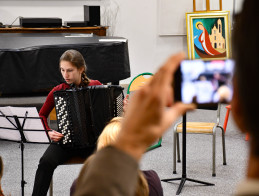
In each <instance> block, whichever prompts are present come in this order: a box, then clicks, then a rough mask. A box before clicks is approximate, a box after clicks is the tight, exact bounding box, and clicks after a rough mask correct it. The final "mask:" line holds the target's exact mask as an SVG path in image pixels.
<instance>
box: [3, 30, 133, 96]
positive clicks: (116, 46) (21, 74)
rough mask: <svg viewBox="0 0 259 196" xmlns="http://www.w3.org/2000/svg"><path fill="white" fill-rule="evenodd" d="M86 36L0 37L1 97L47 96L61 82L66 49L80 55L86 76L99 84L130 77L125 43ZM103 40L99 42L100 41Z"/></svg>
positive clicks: (111, 38)
mask: <svg viewBox="0 0 259 196" xmlns="http://www.w3.org/2000/svg"><path fill="white" fill-rule="evenodd" d="M87 36H88V35H87V34H66V33H60V34H59V33H52V34H39V33H35V34H29V33H26V34H21V33H12V34H11V33H10V34H4V33H3V34H1V35H0V96H19V94H22V95H26V94H29V95H33V94H38V93H42V92H43V93H47V92H48V91H49V90H50V89H52V88H53V87H54V86H55V85H58V84H60V83H61V82H63V79H62V76H61V74H60V71H59V58H60V56H61V55H62V53H63V52H64V51H66V50H68V49H75V50H78V51H79V52H81V53H82V55H83V56H84V58H85V61H86V64H87V75H88V77H89V78H91V79H95V80H99V81H100V82H102V83H109V82H112V83H118V82H119V81H120V80H123V79H126V78H128V77H130V64H129V54H128V42H127V40H126V39H125V38H121V37H98V36H95V35H93V36H92V37H87ZM101 40H102V41H101Z"/></svg>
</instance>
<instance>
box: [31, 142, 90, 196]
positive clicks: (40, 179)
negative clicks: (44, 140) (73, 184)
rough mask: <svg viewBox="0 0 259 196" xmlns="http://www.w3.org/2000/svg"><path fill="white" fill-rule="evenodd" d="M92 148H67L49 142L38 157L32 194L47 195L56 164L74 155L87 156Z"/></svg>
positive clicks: (37, 195) (36, 195) (34, 195)
mask: <svg viewBox="0 0 259 196" xmlns="http://www.w3.org/2000/svg"><path fill="white" fill-rule="evenodd" d="M94 149H95V147H89V148H84V149H67V148H63V147H61V146H60V145H59V144H57V143H51V144H50V145H49V147H48V148H47V150H46V151H45V153H44V154H43V156H42V157H41V159H40V162H39V165H38V169H37V171H36V176H35V181H34V187H33V193H32V195H33V196H41V195H42V196H45V195H47V192H48V189H49V185H50V182H51V179H52V175H53V173H54V170H55V169H56V167H57V166H58V165H61V164H62V163H64V162H65V161H67V160H69V159H70V158H72V157H75V156H77V157H78V156H80V157H82V158H87V157H88V156H90V155H91V154H92V153H93V151H94ZM69 187H70V186H69ZM69 187H68V189H69Z"/></svg>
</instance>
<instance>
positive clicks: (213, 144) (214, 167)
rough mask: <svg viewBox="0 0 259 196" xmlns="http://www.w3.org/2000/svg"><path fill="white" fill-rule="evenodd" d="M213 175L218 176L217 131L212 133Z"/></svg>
mask: <svg viewBox="0 0 259 196" xmlns="http://www.w3.org/2000/svg"><path fill="white" fill-rule="evenodd" d="M212 176H213V177H215V176H216V133H215V131H213V135H212Z"/></svg>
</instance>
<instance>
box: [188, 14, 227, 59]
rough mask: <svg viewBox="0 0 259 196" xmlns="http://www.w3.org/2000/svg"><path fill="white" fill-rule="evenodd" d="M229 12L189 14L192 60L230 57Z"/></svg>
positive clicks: (189, 46)
mask: <svg viewBox="0 0 259 196" xmlns="http://www.w3.org/2000/svg"><path fill="white" fill-rule="evenodd" d="M228 18H229V13H228V12H221V11H219V12H215V11H213V12H205V13H196V12H195V13H187V14H186V20H187V43H188V55H189V58H190V59H208V60H212V59H227V58H229V57H230V46H229V37H230V36H229V27H228Z"/></svg>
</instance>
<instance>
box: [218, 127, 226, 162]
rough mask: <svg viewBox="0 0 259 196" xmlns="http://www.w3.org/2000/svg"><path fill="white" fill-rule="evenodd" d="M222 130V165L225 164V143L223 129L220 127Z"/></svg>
mask: <svg viewBox="0 0 259 196" xmlns="http://www.w3.org/2000/svg"><path fill="white" fill-rule="evenodd" d="M220 128H221V130H222V150H223V165H227V161H226V145H225V130H224V129H223V128H222V127H220Z"/></svg>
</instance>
